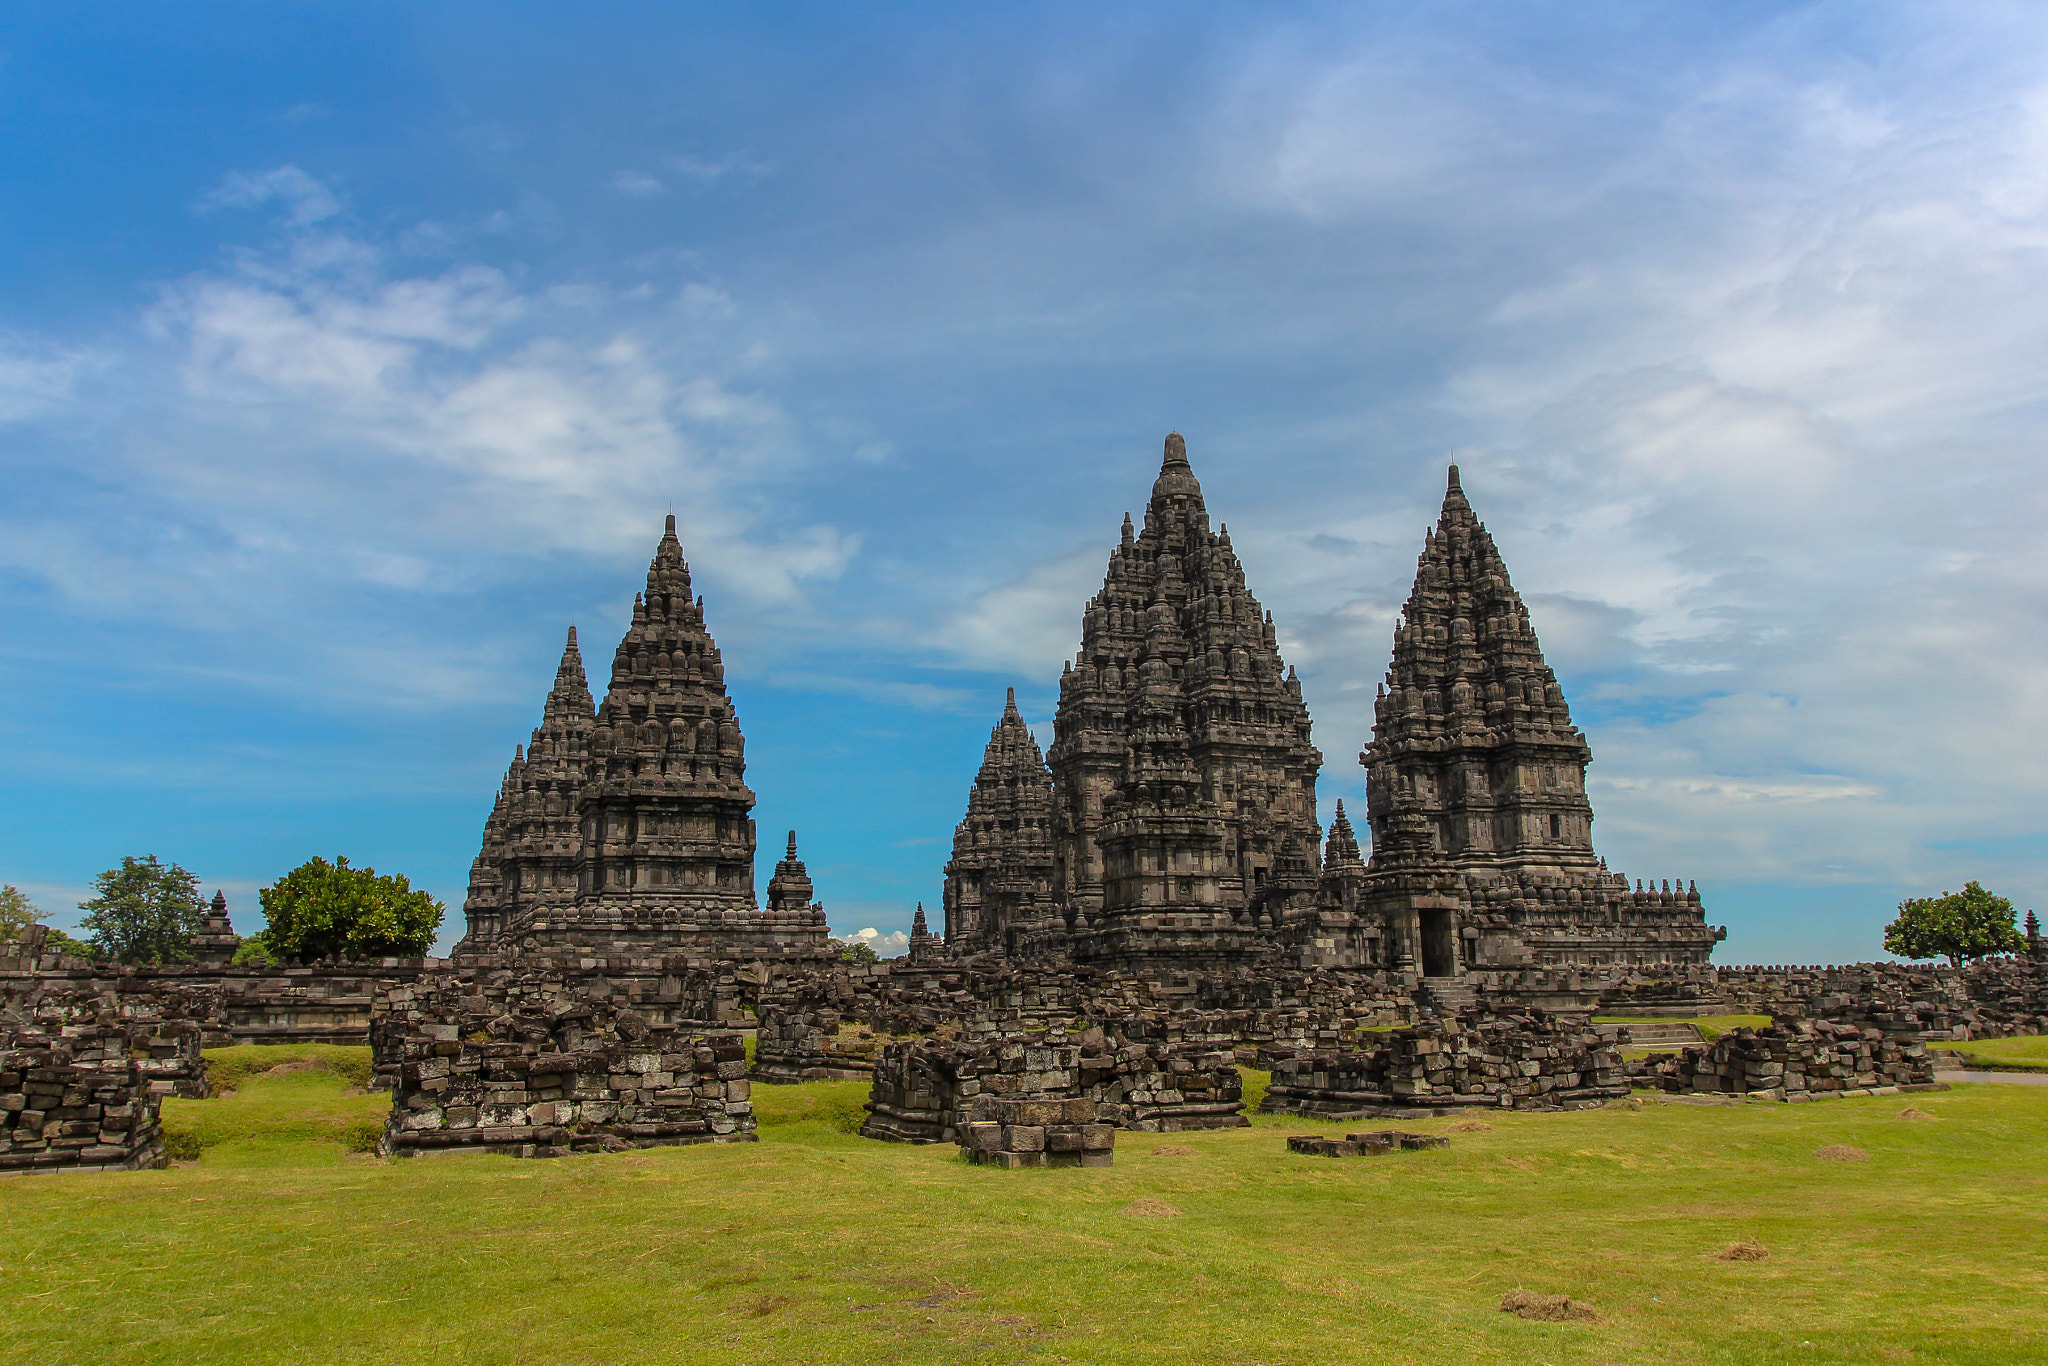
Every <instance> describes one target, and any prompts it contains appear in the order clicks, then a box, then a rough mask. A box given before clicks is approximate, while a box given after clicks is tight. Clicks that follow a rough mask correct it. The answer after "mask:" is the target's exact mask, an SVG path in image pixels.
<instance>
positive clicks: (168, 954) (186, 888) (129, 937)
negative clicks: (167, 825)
mask: <svg viewBox="0 0 2048 1366" xmlns="http://www.w3.org/2000/svg"><path fill="white" fill-rule="evenodd" d="M92 881H93V888H94V890H95V891H97V892H98V893H99V895H98V896H96V897H94V898H93V899H92V900H90V901H81V902H79V903H78V909H79V910H81V911H84V912H85V917H84V918H83V919H82V920H80V921H79V922H78V925H79V928H80V929H82V930H84V931H85V932H86V933H87V935H88V936H90V938H91V941H92V947H93V950H94V952H95V953H97V954H99V955H101V956H103V957H107V958H113V959H117V960H119V961H120V962H123V963H183V962H186V961H187V960H189V959H190V958H191V957H192V936H193V935H195V934H197V933H198V932H199V927H200V926H201V925H203V924H204V923H205V922H206V903H205V902H204V901H202V900H200V899H199V879H198V878H196V877H193V876H192V874H190V873H188V872H186V871H185V870H184V869H183V868H180V867H179V866H178V865H177V864H175V863H173V864H169V865H165V864H162V863H158V862H157V858H156V855H155V854H146V855H144V856H143V857H142V858H135V857H132V856H130V857H125V858H123V859H122V860H121V866H120V867H119V868H110V869H108V870H107V871H106V872H104V873H101V874H100V875H99V876H98V877H96V878H94V879H93V880H92Z"/></svg>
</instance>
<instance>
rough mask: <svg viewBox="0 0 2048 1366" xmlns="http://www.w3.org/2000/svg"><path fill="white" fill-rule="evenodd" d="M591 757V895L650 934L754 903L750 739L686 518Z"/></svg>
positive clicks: (586, 858)
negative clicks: (698, 577)
mask: <svg viewBox="0 0 2048 1366" xmlns="http://www.w3.org/2000/svg"><path fill="white" fill-rule="evenodd" d="M590 751H591V761H590V765H589V777H588V780H587V782H586V786H585V791H584V800H583V813H582V814H583V847H582V858H581V868H580V881H581V886H582V890H583V891H584V892H585V893H586V894H589V893H597V894H600V895H601V896H602V897H603V898H604V899H605V901H606V902H607V903H608V904H610V905H611V906H613V907H615V908H616V909H615V911H614V912H613V914H614V915H615V916H616V918H617V919H618V920H619V923H620V924H621V925H631V926H634V927H642V928H644V929H646V930H648V931H655V930H658V929H659V928H660V927H662V926H663V925H666V924H670V923H673V922H674V921H675V919H676V917H677V916H679V915H682V916H687V915H689V914H691V913H694V912H696V911H702V910H714V909H722V910H734V911H737V910H741V909H752V908H753V907H754V906H755V904H756V903H755V900H754V822H753V819H752V816H751V814H750V813H751V812H752V811H753V809H754V793H753V790H752V789H751V788H749V787H748V786H747V784H746V768H747V764H746V750H745V744H744V741H743V740H742V739H741V736H740V726H739V716H738V713H737V712H735V711H734V709H733V706H732V702H731V701H730V699H728V698H727V696H726V692H725V664H724V661H723V659H722V658H721V657H720V655H719V652H718V646H717V644H716V642H714V641H713V640H712V638H711V633H710V632H709V631H708V630H706V629H705V626H704V606H703V601H702V599H698V598H693V597H692V596H691V594H690V566H689V563H688V561H686V560H685V559H684V558H683V547H682V544H681V542H679V541H678V540H677V539H676V519H675V516H674V515H673V514H670V516H669V518H668V525H667V527H666V529H664V530H663V532H662V536H661V542H660V544H659V545H657V546H656V547H655V550H654V559H653V562H652V563H650V564H649V565H648V567H647V589H646V591H645V592H644V593H642V594H641V595H639V596H638V597H637V598H636V599H635V601H634V604H633V622H632V625H631V626H630V627H628V628H627V631H626V635H625V638H624V639H622V640H621V641H620V642H619V647H618V649H617V650H616V651H614V652H613V655H612V675H611V685H610V686H609V687H608V688H607V689H606V691H605V697H604V702H603V703H602V704H601V705H600V706H599V707H598V710H597V723H596V725H595V726H594V727H593V729H592V731H591V739H590Z"/></svg>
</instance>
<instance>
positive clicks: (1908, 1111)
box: [1899, 1105, 1939, 1119]
mask: <svg viewBox="0 0 2048 1366" xmlns="http://www.w3.org/2000/svg"><path fill="white" fill-rule="evenodd" d="M1899 1118H1900V1119H1936V1118H1939V1116H1936V1115H1930V1114H1928V1113H1927V1112H1926V1111H1925V1110H1923V1109H1921V1108H1920V1107H1919V1106H1917V1105H1908V1106H1907V1107H1906V1108H1905V1109H1903V1110H1901V1111H1899Z"/></svg>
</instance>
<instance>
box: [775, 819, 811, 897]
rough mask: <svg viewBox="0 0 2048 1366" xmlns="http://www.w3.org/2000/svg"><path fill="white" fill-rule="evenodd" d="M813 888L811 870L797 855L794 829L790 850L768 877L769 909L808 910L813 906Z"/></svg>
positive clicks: (790, 834) (791, 835)
mask: <svg viewBox="0 0 2048 1366" xmlns="http://www.w3.org/2000/svg"><path fill="white" fill-rule="evenodd" d="M813 890H814V889H813V888H812V886H811V874H810V870H809V869H807V868H805V867H804V862H803V860H802V859H800V858H798V857H797V856H796V831H794V830H792V831H790V832H789V850H788V852H787V853H785V854H784V855H783V856H782V862H780V863H778V864H776V865H775V875H774V876H773V877H771V878H769V879H768V909H769V910H771V911H807V910H809V909H810V908H811V893H812V891H813Z"/></svg>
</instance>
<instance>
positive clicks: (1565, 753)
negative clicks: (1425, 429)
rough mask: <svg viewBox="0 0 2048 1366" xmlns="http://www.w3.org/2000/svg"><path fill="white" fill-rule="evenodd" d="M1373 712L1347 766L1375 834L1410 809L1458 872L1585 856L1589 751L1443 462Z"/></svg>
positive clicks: (1582, 861) (1575, 862) (1563, 863)
mask: <svg viewBox="0 0 2048 1366" xmlns="http://www.w3.org/2000/svg"><path fill="white" fill-rule="evenodd" d="M1374 711H1375V725H1374V727H1373V740H1372V744H1371V746H1370V747H1369V748H1367V750H1366V751H1365V753H1364V754H1362V755H1361V756H1360V762H1361V763H1363V764H1364V765H1365V766H1366V813H1367V817H1368V819H1369V820H1370V821H1371V822H1372V829H1373V836H1374V841H1375V843H1377V842H1379V840H1380V839H1382V838H1383V837H1384V836H1385V834H1386V833H1387V832H1388V831H1389V830H1390V829H1391V826H1390V822H1391V820H1392V818H1393V814H1394V812H1395V811H1396V810H1397V809H1400V810H1405V811H1411V812H1414V813H1416V814H1419V815H1421V816H1422V817H1424V819H1425V820H1426V821H1427V822H1428V824H1429V826H1430V828H1431V829H1432V831H1433V833H1434V835H1435V837H1436V845H1437V849H1438V850H1439V852H1441V853H1442V854H1443V856H1444V857H1445V858H1446V859H1448V860H1449V861H1450V862H1451V863H1453V864H1455V865H1456V866H1458V867H1461V868H1471V867H1490V868H1497V869H1501V870H1504V871H1510V872H1512V871H1517V870H1520V869H1524V868H1527V869H1531V870H1538V869H1547V870H1564V869H1576V870H1584V871H1590V870H1593V869H1596V868H1597V867H1598V866H1599V859H1598V858H1597V856H1596V855H1595V854H1594V853H1593V809H1592V807H1591V805H1590V804H1588V802H1587V801H1586V783H1585V775H1586V765H1587V764H1588V763H1589V762H1590V761H1591V760H1592V757H1593V755H1592V750H1591V748H1590V747H1589V746H1588V745H1587V744H1586V739H1585V737H1584V736H1583V735H1581V734H1580V733H1579V731H1578V729H1577V728H1576V727H1575V726H1573V725H1572V719H1571V713H1570V711H1569V710H1568V709H1567V708H1566V706H1565V700H1564V693H1563V692H1562V691H1561V690H1560V689H1559V687H1558V684H1557V676H1556V675H1555V674H1554V673H1552V672H1551V670H1550V667H1549V665H1547V664H1545V663H1544V661H1543V650H1542V647H1541V646H1540V645H1539V644H1537V641H1536V632H1535V631H1534V630H1533V629H1532V628H1531V627H1530V625H1529V612H1528V609H1527V608H1526V607H1524V606H1523V604H1522V599H1521V596H1520V595H1519V594H1518V593H1516V592H1515V589H1514V585H1513V584H1512V583H1510V582H1509V581H1508V571H1507V566H1506V565H1505V564H1504V563H1502V561H1501V557H1500V551H1499V550H1498V549H1497V548H1496V547H1495V545H1494V543H1493V537H1492V536H1490V535H1488V534H1487V530H1486V527H1485V526H1484V525H1483V524H1482V523H1481V522H1480V521H1479V520H1478V519H1477V518H1476V517H1474V516H1473V515H1472V505H1471V504H1470V503H1469V502H1467V501H1466V499H1465V491H1464V489H1463V487H1462V486H1461V485H1460V483H1459V480H1458V467H1457V466H1456V465H1453V466H1451V471H1450V480H1449V487H1448V488H1447V489H1446V491H1445V493H1444V504H1443V512H1442V514H1441V515H1440V516H1439V517H1438V519H1437V525H1436V529H1435V530H1434V531H1432V532H1430V533H1428V535H1427V536H1426V537H1425V540H1424V544H1423V550H1422V556H1421V558H1420V560H1419V561H1418V563H1417V565H1416V570H1415V587H1414V590H1413V591H1412V592H1411V593H1410V594H1409V596H1408V603H1407V606H1406V607H1405V608H1403V609H1402V615H1401V620H1400V623H1399V624H1398V625H1397V626H1396V627H1395V630H1394V658H1393V664H1392V666H1391V667H1390V668H1389V669H1388V671H1387V676H1386V683H1385V685H1384V695H1383V696H1381V697H1380V698H1379V700H1378V701H1377V703H1376V704H1375V708H1374Z"/></svg>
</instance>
